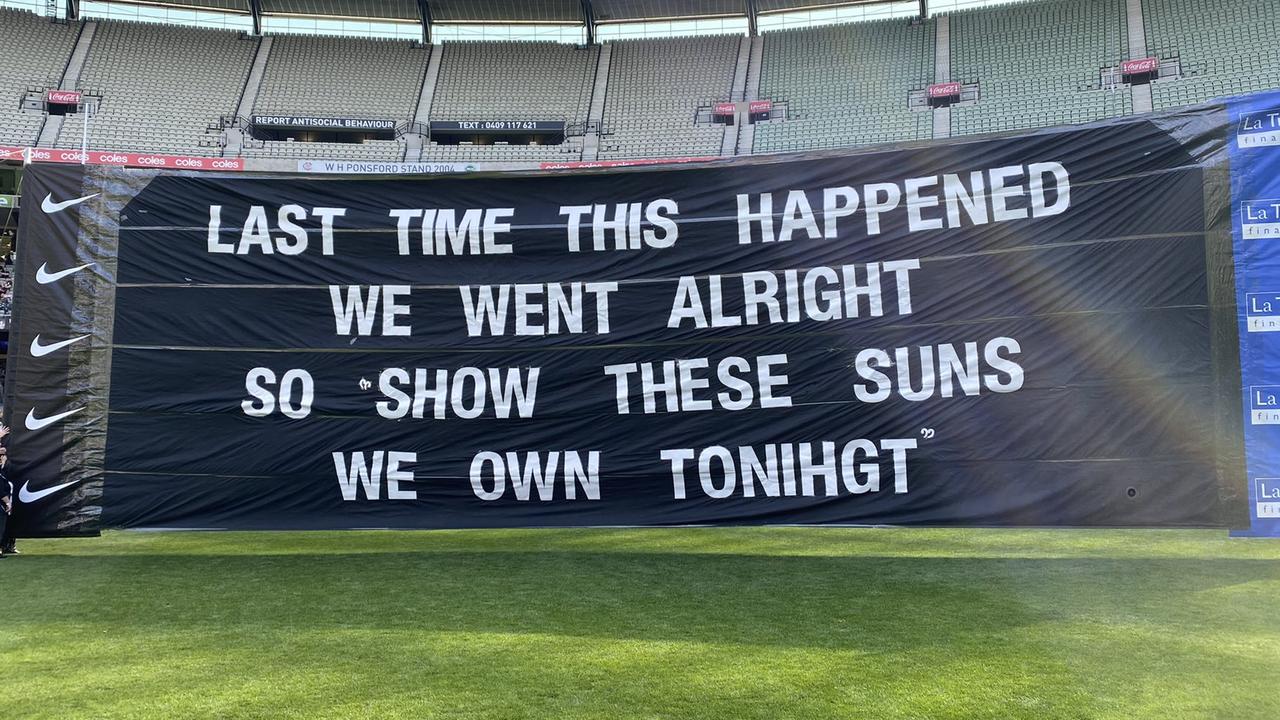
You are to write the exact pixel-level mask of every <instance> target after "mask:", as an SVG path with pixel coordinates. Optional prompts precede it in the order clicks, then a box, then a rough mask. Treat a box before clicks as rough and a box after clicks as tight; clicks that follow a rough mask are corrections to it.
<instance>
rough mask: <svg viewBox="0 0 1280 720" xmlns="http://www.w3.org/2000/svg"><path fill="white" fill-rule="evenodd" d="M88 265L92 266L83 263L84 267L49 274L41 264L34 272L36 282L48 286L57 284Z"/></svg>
mask: <svg viewBox="0 0 1280 720" xmlns="http://www.w3.org/2000/svg"><path fill="white" fill-rule="evenodd" d="M90 265H93V263H85V264H84V265H77V266H75V267H73V268H67V269H66V270H59V271H58V272H54V273H51V272H49V269H48V268H47V267H45V264H44V263H41V264H40V267H39V268H38V269H37V270H36V282H38V283H40V284H41V285H48V284H49V283H51V282H57V281H59V280H61V279H62V278H64V277H66V276H68V275H74V274H75V273H78V272H80V271H81V270H83V269H85V268H87V267H89V266H90Z"/></svg>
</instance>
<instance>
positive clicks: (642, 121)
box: [600, 35, 742, 158]
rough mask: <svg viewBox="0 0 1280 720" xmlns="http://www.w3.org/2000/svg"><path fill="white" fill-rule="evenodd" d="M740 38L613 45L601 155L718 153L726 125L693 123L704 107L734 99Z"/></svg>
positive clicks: (652, 155) (642, 155) (729, 37)
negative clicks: (604, 135)
mask: <svg viewBox="0 0 1280 720" xmlns="http://www.w3.org/2000/svg"><path fill="white" fill-rule="evenodd" d="M741 41H742V38H741V37H739V36H732V35H724V36H718V37H696V38H670V39H661V40H635V41H630V42H616V43H613V49H612V57H611V60H610V63H609V85H608V92H607V93H606V99H605V109H604V118H603V123H604V127H605V128H606V129H607V131H608V132H609V135H608V136H607V137H606V138H604V139H602V141H601V144H600V157H602V158H604V157H616V158H637V157H661V156H664V155H694V156H703V155H719V154H720V144H721V142H722V141H723V139H724V133H725V126H724V125H721V124H715V123H711V122H709V119H710V116H709V114H707V113H704V114H705V115H706V119H705V120H704V122H702V123H701V124H699V123H696V122H695V118H696V117H697V115H698V110H699V108H703V109H704V110H706V109H709V108H710V106H711V105H713V104H714V103H715V102H717V101H720V102H723V101H728V100H730V99H731V98H732V93H733V75H734V69H735V66H736V65H737V62H738V46H739V44H740V43H741Z"/></svg>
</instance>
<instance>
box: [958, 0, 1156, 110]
mask: <svg viewBox="0 0 1280 720" xmlns="http://www.w3.org/2000/svg"><path fill="white" fill-rule="evenodd" d="M950 27H951V79H952V80H958V81H960V82H965V83H980V88H979V93H980V99H979V100H978V102H977V103H975V104H973V105H960V106H956V107H953V108H952V110H951V131H952V133H953V134H955V135H965V134H970V133H983V132H995V131H1000V130H1013V129H1016V128H1029V127H1039V126H1045V125H1062V124H1067V123H1081V122H1089V121H1092V120H1100V119H1102V118H1107V117H1113V116H1116V115H1123V114H1127V113H1131V112H1132V111H1133V97H1132V94H1131V93H1130V92H1129V89H1128V88H1126V87H1122V88H1119V89H1115V90H1103V89H1102V80H1101V70H1102V68H1104V67H1112V66H1115V65H1118V64H1119V63H1120V61H1121V60H1124V59H1126V58H1127V57H1128V49H1129V41H1128V34H1127V21H1126V20H1125V3H1124V0H1087V1H1081V0H1054V1H1052V2H1029V3H1019V4H1015V5H1000V6H995V7H990V8H984V9H981V10H970V11H965V12H958V13H955V14H954V15H951V16H950Z"/></svg>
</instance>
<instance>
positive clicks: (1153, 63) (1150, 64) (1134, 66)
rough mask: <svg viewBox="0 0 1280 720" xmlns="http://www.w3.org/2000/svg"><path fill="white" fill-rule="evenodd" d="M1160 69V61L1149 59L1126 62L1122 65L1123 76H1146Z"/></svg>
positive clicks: (1121, 72)
mask: <svg viewBox="0 0 1280 720" xmlns="http://www.w3.org/2000/svg"><path fill="white" fill-rule="evenodd" d="M1159 68H1160V59H1159V58H1154V57H1149V58H1142V59H1140V60H1125V61H1124V62H1122V63H1120V74H1121V75H1145V74H1146V73H1149V72H1155V71H1156V70H1158V69H1159Z"/></svg>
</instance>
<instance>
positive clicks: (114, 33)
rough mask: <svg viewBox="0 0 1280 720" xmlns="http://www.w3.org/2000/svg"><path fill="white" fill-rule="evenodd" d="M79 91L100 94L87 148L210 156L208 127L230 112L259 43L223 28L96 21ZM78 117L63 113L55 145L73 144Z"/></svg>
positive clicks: (213, 152) (212, 150)
mask: <svg viewBox="0 0 1280 720" xmlns="http://www.w3.org/2000/svg"><path fill="white" fill-rule="evenodd" d="M96 22H97V25H98V27H97V32H96V34H95V35H94V37H93V42H92V44H91V45H90V46H89V55H88V58H87V59H86V60H85V65H84V69H83V70H82V71H81V72H80V82H79V87H78V88H77V89H79V90H80V91H81V92H83V93H86V94H89V95H97V96H100V97H101V102H100V104H99V107H98V113H97V116H96V117H94V118H93V120H92V121H91V124H90V141H89V147H90V148H91V149H95V150H137V151H143V152H162V153H179V154H184V155H217V154H220V153H221V150H220V149H219V148H217V147H209V146H207V145H202V144H201V141H202V138H204V137H205V136H206V131H207V130H208V128H209V126H210V125H211V124H215V123H216V122H217V120H218V118H219V117H220V116H222V115H231V114H234V113H235V110H236V104H237V103H238V102H239V100H240V91H241V89H242V88H243V87H244V83H245V78H246V77H247V76H248V74H249V66H250V65H251V64H252V63H253V56H254V53H255V52H256V50H257V47H258V40H257V38H251V37H248V36H246V35H244V34H243V33H239V32H234V31H230V30H205V29H197V28H189V27H179V26H174V25H154V24H150V23H136V22H121V21H116V20H99V21H96ZM83 122H84V116H83V115H68V116H67V119H66V121H65V122H64V123H63V125H62V131H61V132H60V133H59V135H58V140H57V144H58V146H59V147H79V146H80V142H81V134H82V123H83Z"/></svg>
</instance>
